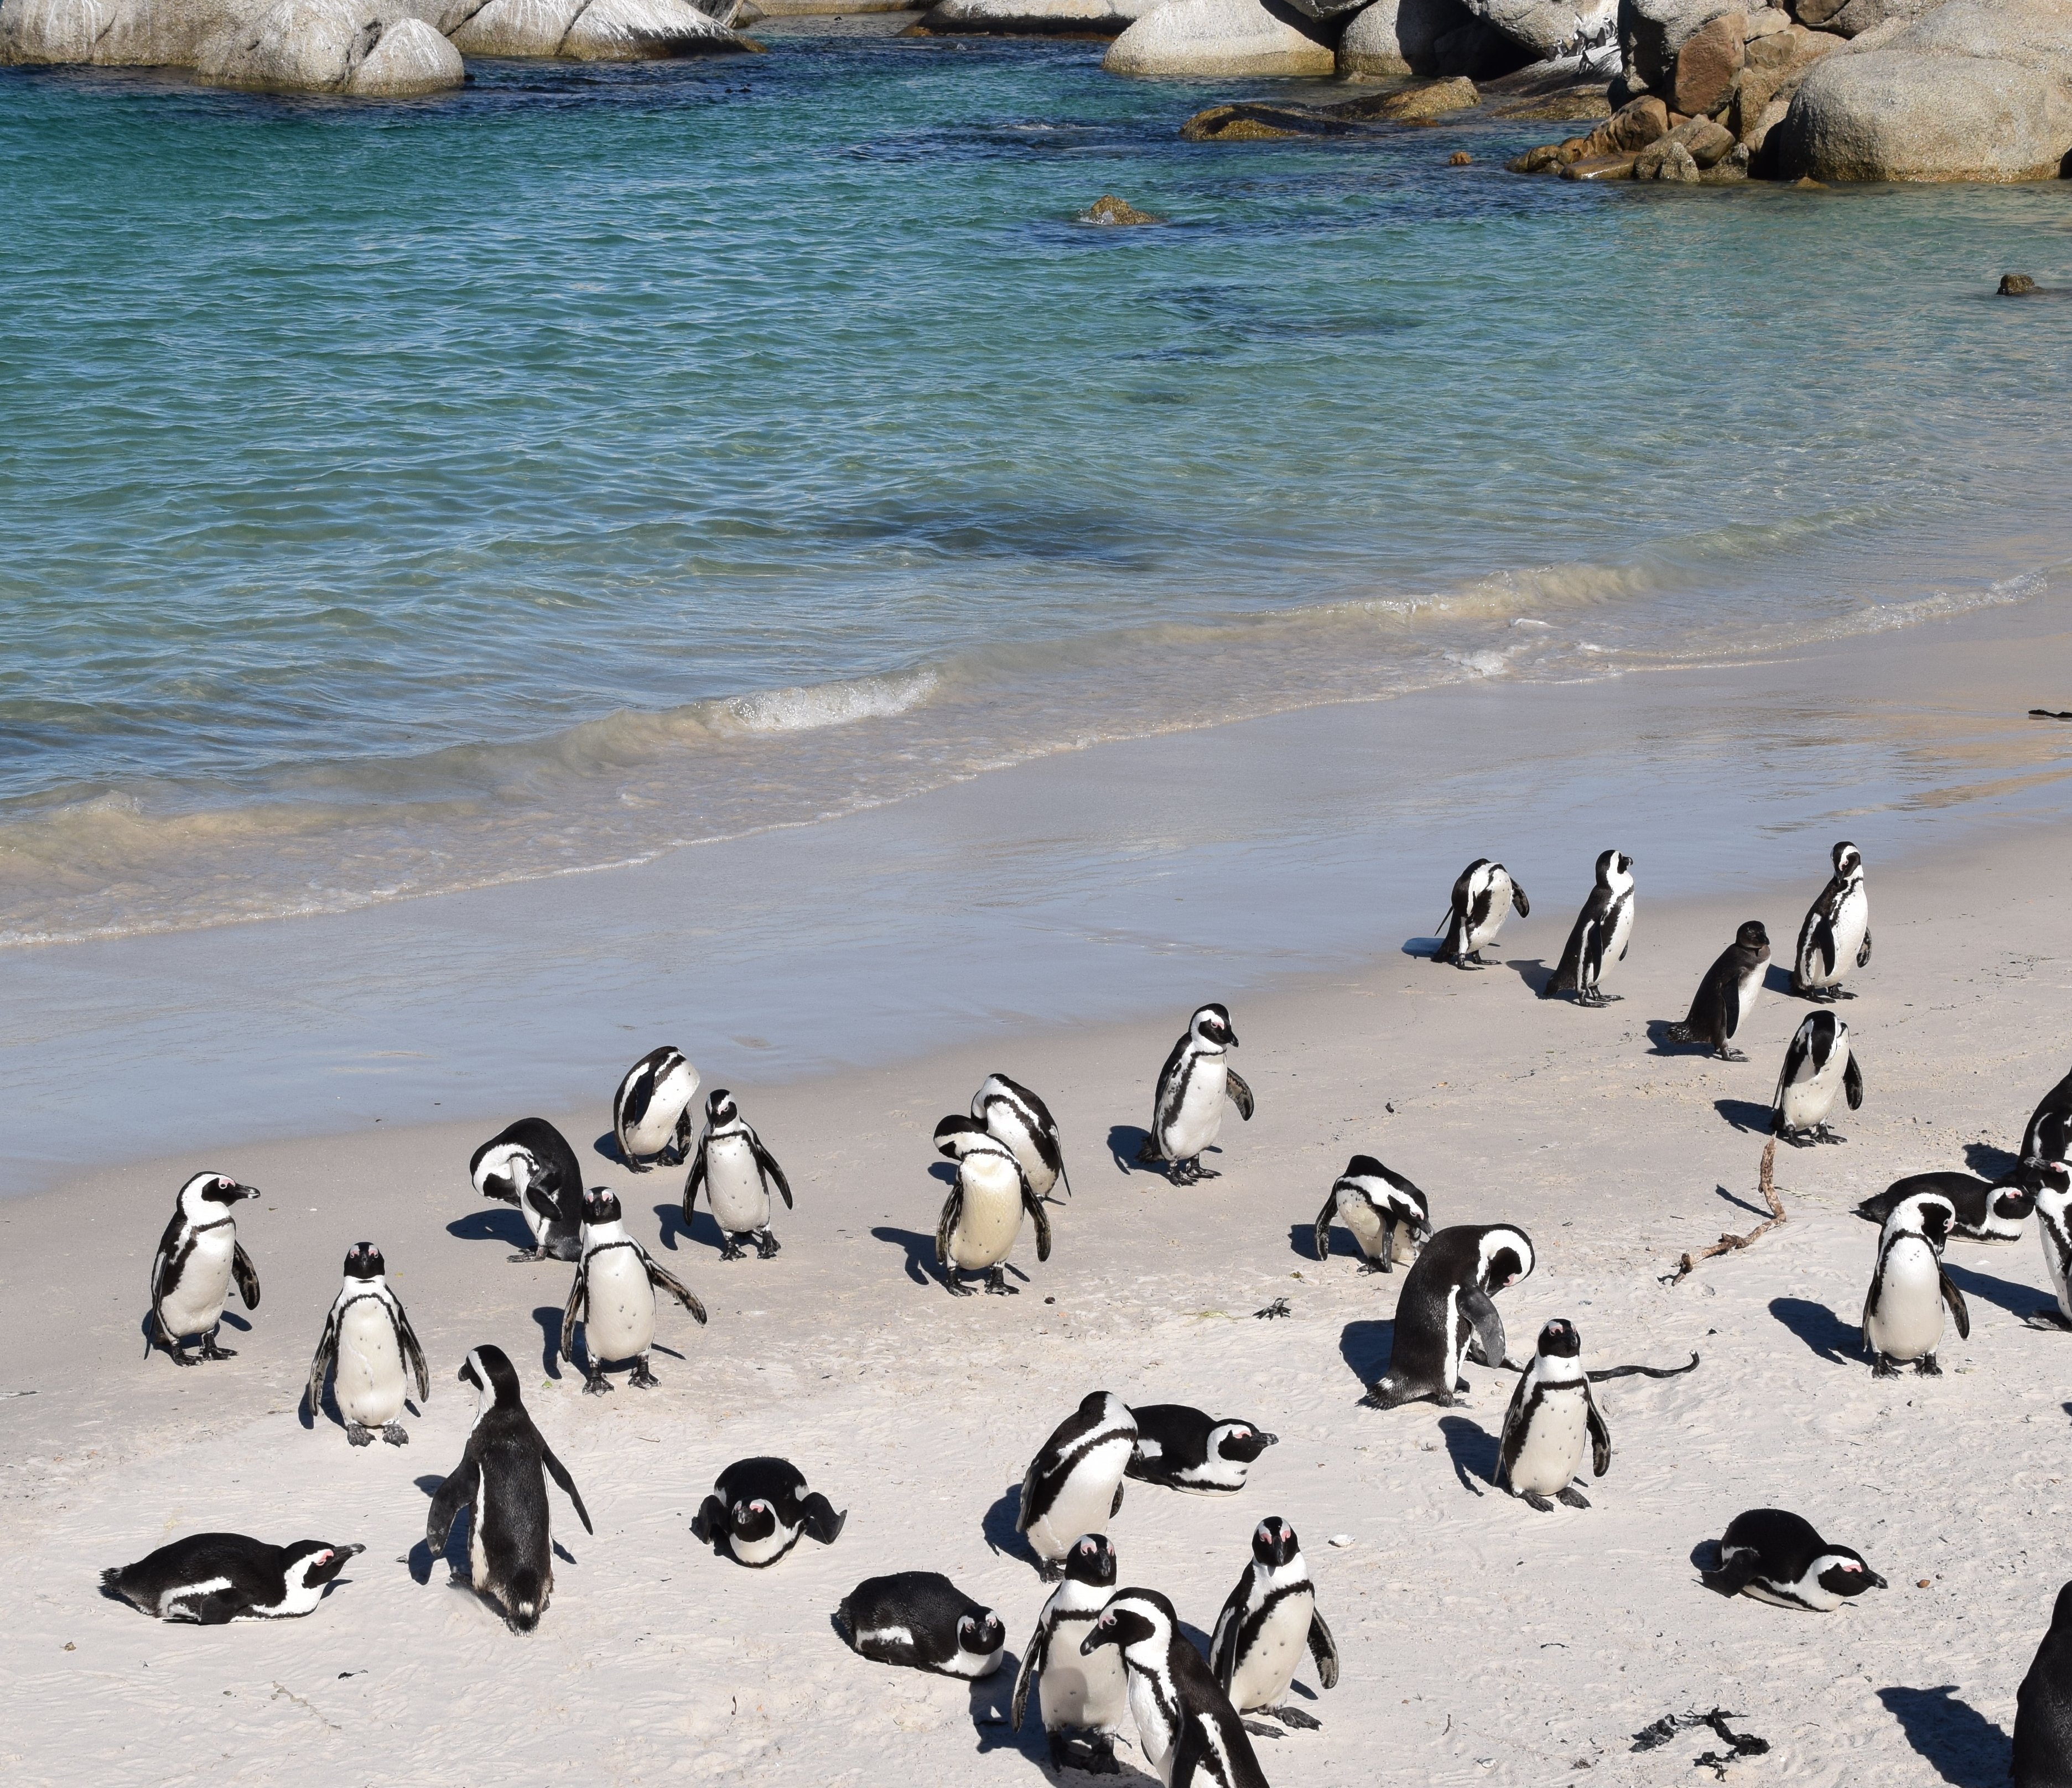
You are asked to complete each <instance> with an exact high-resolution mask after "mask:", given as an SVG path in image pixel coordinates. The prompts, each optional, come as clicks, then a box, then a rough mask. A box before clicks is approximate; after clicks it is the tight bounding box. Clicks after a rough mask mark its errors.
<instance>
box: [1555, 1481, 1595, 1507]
mask: <svg viewBox="0 0 2072 1788" xmlns="http://www.w3.org/2000/svg"><path fill="white" fill-rule="evenodd" d="M1554 1499H1555V1500H1556V1502H1565V1503H1566V1504H1568V1506H1569V1507H1570V1508H1572V1509H1587V1508H1588V1507H1589V1506H1590V1499H1589V1498H1588V1497H1587V1496H1585V1495H1584V1494H1583V1493H1582V1492H1581V1490H1577V1488H1576V1486H1574V1485H1573V1484H1571V1485H1569V1486H1568V1488H1567V1489H1566V1490H1556V1492H1555V1493H1554Z"/></svg>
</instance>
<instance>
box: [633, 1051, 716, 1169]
mask: <svg viewBox="0 0 2072 1788" xmlns="http://www.w3.org/2000/svg"><path fill="white" fill-rule="evenodd" d="M697 1090H698V1076H697V1070H696V1069H694V1068H693V1067H691V1066H690V1065H689V1063H682V1064H680V1065H679V1066H678V1067H675V1068H673V1069H672V1070H671V1071H669V1072H668V1074H665V1075H663V1076H662V1079H661V1081H660V1083H659V1084H658V1085H657V1086H656V1088H655V1091H654V1092H653V1094H652V1096H650V1098H649V1099H648V1109H647V1110H646V1111H644V1112H642V1113H641V1114H640V1121H639V1123H638V1124H627V1127H626V1141H627V1144H628V1145H629V1146H630V1147H631V1149H632V1150H633V1152H634V1153H635V1154H636V1155H659V1154H660V1153H661V1152H662V1150H663V1149H664V1148H665V1147H667V1146H668V1142H669V1139H670V1138H671V1137H673V1136H674V1135H675V1134H676V1120H677V1119H679V1118H680V1117H681V1116H683V1115H684V1108H685V1106H686V1105H688V1104H690V1102H691V1100H692V1099H693V1097H694V1096H695V1095H696V1094H697Z"/></svg>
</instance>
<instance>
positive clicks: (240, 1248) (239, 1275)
mask: <svg viewBox="0 0 2072 1788" xmlns="http://www.w3.org/2000/svg"><path fill="white" fill-rule="evenodd" d="M1851 1059H1852V1060H1853V1059H1854V1058H1853V1057H1852V1058H1851ZM230 1272H231V1276H232V1278H234V1279H235V1280H236V1281H237V1295H238V1296H239V1297H241V1298H243V1299H244V1300H245V1309H248V1310H256V1309H258V1308H259V1269H258V1268H257V1267H255V1266H253V1264H252V1256H250V1255H249V1254H247V1253H246V1252H245V1244H244V1243H242V1242H232V1243H231V1244H230Z"/></svg>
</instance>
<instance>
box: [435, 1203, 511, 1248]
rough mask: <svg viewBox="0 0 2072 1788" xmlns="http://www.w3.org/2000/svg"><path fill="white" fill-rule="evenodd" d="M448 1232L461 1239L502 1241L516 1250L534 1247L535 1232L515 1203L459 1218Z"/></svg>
mask: <svg viewBox="0 0 2072 1788" xmlns="http://www.w3.org/2000/svg"><path fill="white" fill-rule="evenodd" d="M446 1234H447V1235H450V1236H452V1237H453V1239H454V1240H455V1241H457V1242H500V1243H503V1244H504V1247H506V1248H508V1249H511V1250H512V1251H514V1252H516V1251H517V1250H520V1249H529V1248H530V1247H532V1231H531V1230H529V1229H528V1228H527V1227H525V1219H524V1218H523V1217H521V1216H520V1215H519V1214H518V1207H517V1206H516V1205H512V1204H499V1205H491V1206H490V1207H489V1208H488V1209H487V1210H471V1211H470V1212H468V1214H467V1215H466V1216H465V1217H456V1218H454V1220H453V1221H452V1222H451V1223H448V1224H447V1225H446Z"/></svg>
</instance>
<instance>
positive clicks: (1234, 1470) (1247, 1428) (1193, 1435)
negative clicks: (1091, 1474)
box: [1127, 1403, 1281, 1496]
mask: <svg viewBox="0 0 2072 1788" xmlns="http://www.w3.org/2000/svg"><path fill="white" fill-rule="evenodd" d="M1132 1413H1133V1414H1134V1415H1135V1416H1136V1417H1137V1445H1135V1446H1134V1447H1133V1448H1132V1449H1130V1454H1129V1464H1128V1467H1127V1469H1128V1474H1129V1475H1130V1476H1131V1477H1132V1478H1137V1479H1139V1480H1140V1481H1141V1482H1144V1483H1146V1484H1163V1485H1164V1486H1165V1487H1166V1489H1168V1490H1190V1491H1192V1492H1193V1493H1194V1494H1196V1495H1198V1496H1235V1494H1237V1493H1238V1492H1239V1490H1243V1489H1244V1481H1245V1479H1246V1478H1247V1477H1248V1476H1249V1475H1250V1474H1251V1471H1252V1465H1253V1463H1254V1461H1256V1460H1257V1459H1258V1457H1259V1456H1260V1453H1264V1451H1265V1450H1266V1449H1268V1447H1270V1446H1277V1445H1280V1443H1281V1437H1280V1436H1279V1435H1277V1434H1269V1433H1268V1432H1266V1431H1265V1429H1264V1428H1260V1426H1259V1425H1258V1424H1256V1423H1255V1422H1248V1421H1241V1420H1238V1419H1237V1418H1236V1417H1235V1416H1211V1415H1209V1414H1207V1412H1204V1411H1202V1410H1199V1409H1194V1408H1190V1407H1189V1406H1188V1405H1187V1404H1184V1403H1147V1404H1139V1405H1138V1406H1137V1408H1136V1409H1135V1410H1134V1411H1133V1412H1132Z"/></svg>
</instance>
